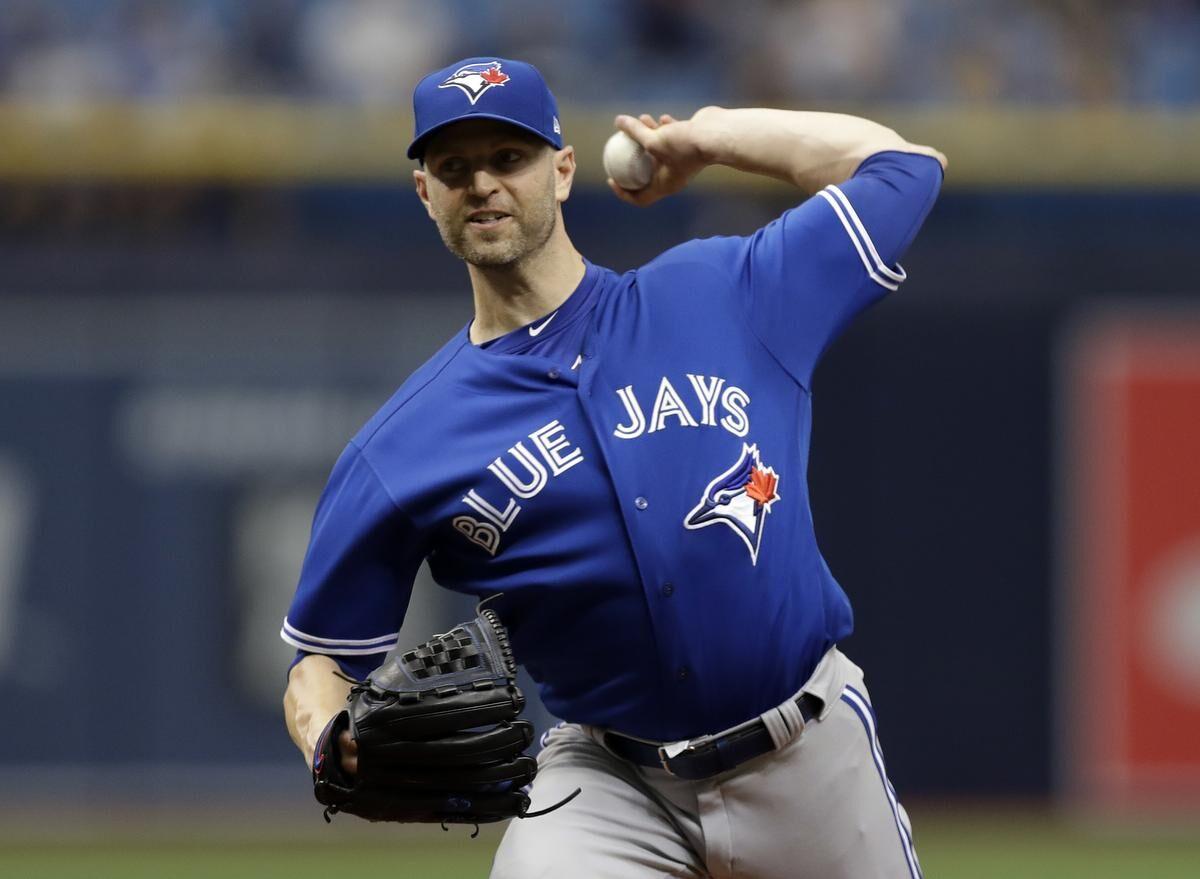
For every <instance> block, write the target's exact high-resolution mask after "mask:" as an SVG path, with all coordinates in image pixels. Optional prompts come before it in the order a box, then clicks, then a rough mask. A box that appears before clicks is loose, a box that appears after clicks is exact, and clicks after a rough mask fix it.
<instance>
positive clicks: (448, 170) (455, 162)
mask: <svg viewBox="0 0 1200 879" xmlns="http://www.w3.org/2000/svg"><path fill="white" fill-rule="evenodd" d="M464 167H465V163H464V162H463V160H462V159H447V160H446V161H444V162H442V164H441V165H439V166H438V171H439V172H440V173H441V174H447V175H448V174H461V173H462V170H463V168H464Z"/></svg>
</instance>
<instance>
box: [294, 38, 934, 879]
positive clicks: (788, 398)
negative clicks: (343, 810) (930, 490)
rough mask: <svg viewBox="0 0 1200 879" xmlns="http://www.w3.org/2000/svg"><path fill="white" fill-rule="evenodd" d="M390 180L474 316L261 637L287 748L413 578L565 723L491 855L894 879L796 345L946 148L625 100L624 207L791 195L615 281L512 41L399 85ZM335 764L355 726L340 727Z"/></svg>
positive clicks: (331, 491)
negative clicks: (727, 186)
mask: <svg viewBox="0 0 1200 879" xmlns="http://www.w3.org/2000/svg"><path fill="white" fill-rule="evenodd" d="M414 110H415V117H416V133H415V138H414V140H413V142H412V145H411V146H410V147H409V150H408V155H409V157H410V158H414V159H417V160H418V161H419V162H420V163H421V166H420V168H419V169H418V170H415V171H414V173H413V177H414V182H415V186H416V192H417V196H418V197H419V198H420V199H421V202H422V203H423V204H424V206H425V208H426V210H427V211H428V213H429V216H430V218H431V219H432V220H433V221H434V222H435V223H436V224H437V228H438V231H439V232H440V233H441V236H442V240H443V241H444V242H445V245H446V247H447V248H448V249H449V250H450V251H451V252H452V253H454V254H455V255H456V256H458V257H459V258H460V259H462V260H463V261H464V262H465V264H466V268H467V274H468V277H469V280H470V283H471V291H472V294H473V297H474V306H475V314H474V319H473V320H472V321H471V322H470V323H469V324H468V325H467V326H466V327H464V328H463V329H462V330H461V331H460V332H459V333H458V334H457V335H456V336H455V337H454V338H453V339H451V340H450V341H449V342H448V343H447V344H446V345H445V347H443V348H442V349H441V350H440V351H439V352H438V353H437V354H435V355H434V356H433V358H432V359H430V360H429V362H428V363H426V364H425V365H424V366H422V367H421V368H420V369H418V370H417V371H416V372H415V373H414V374H413V375H412V376H411V377H410V378H409V379H408V380H407V381H406V382H405V383H404V384H403V386H402V387H401V388H400V389H399V391H397V392H396V394H395V395H394V396H393V397H392V399H391V400H389V401H388V402H387V404H386V405H384V407H383V408H382V409H380V410H379V412H378V413H377V414H376V415H375V416H374V417H373V418H372V419H371V420H370V421H369V422H368V423H367V424H366V425H365V426H364V427H363V428H362V430H361V431H359V433H358V434H357V436H355V437H354V438H353V439H352V440H351V441H350V443H349V445H348V446H347V447H346V449H345V452H344V453H343V454H342V455H341V457H340V458H339V460H338V461H337V464H336V465H335V466H334V468H333V472H332V475H331V477H330V479H329V483H328V486H327V487H326V489H325V491H324V493H323V495H322V497H321V500H320V502H319V505H318V508H317V511H316V516H315V519H314V522H313V530H312V538H311V543H310V546H309V549H308V552H307V555H306V557H305V560H304V566H303V572H302V574H301V579H300V583H299V586H298V589H297V592H296V596H295V599H294V601H293V603H292V605H291V607H290V609H289V611H288V614H287V618H286V620H285V622H284V626H283V633H282V635H283V638H284V639H285V640H286V641H288V642H289V643H290V644H293V645H294V646H295V647H296V648H298V651H299V653H298V658H297V662H296V663H295V664H294V665H293V667H292V669H291V672H290V674H289V684H288V688H287V693H286V696H285V708H286V714H287V721H288V727H289V730H290V732H291V734H292V737H293V739H294V740H295V742H296V744H297V745H298V746H299V747H300V749H301V750H302V751H303V752H304V753H305V755H306V756H307V757H309V758H310V759H311V757H312V754H313V750H314V747H315V743H316V741H317V739H318V737H319V736H320V734H321V731H322V730H323V728H324V727H325V726H326V724H327V722H328V721H329V719H330V717H331V716H332V715H334V714H335V713H336V712H337V711H338V710H339V709H340V708H341V707H342V706H343V705H344V704H345V702H346V697H347V691H348V688H349V685H348V684H347V683H346V682H345V681H343V680H342V679H341V677H340V676H338V675H335V674H334V672H341V673H342V674H344V675H348V676H350V677H353V678H362V677H363V676H364V675H365V674H366V673H367V672H368V671H369V670H370V669H372V668H373V667H375V666H376V665H378V664H379V663H380V662H381V661H382V660H383V658H384V655H385V653H386V652H387V651H388V650H390V649H391V648H392V647H394V646H395V645H396V633H397V631H398V629H399V628H400V623H401V620H402V618H403V616H404V612H405V609H406V606H407V603H408V600H409V594H410V590H411V585H412V582H413V577H414V574H415V572H416V570H417V568H418V566H419V565H420V563H421V562H422V560H426V559H427V560H428V562H429V565H430V569H431V571H432V574H433V576H434V578H435V579H436V580H437V582H438V583H440V584H441V585H443V586H445V587H447V588H449V589H453V590H456V591H459V592H464V593H469V594H471V595H475V596H479V597H481V598H483V597H487V596H495V595H499V596H500V597H499V598H496V599H494V600H493V603H491V604H490V605H489V606H490V607H493V608H495V609H496V610H497V611H498V612H499V614H500V616H501V617H502V618H503V620H504V622H505V623H506V624H507V625H508V627H509V631H510V633H511V638H512V644H513V649H514V652H515V654H516V656H517V658H518V659H519V660H520V661H521V662H522V663H523V665H524V666H525V667H526V669H527V670H528V671H529V673H530V674H531V675H532V677H533V678H534V679H535V680H536V681H537V682H538V683H539V686H540V688H541V696H542V699H543V701H544V703H545V705H546V706H547V707H548V708H549V710H550V711H552V712H553V713H554V714H555V715H557V716H558V717H561V718H563V720H564V723H563V724H561V725H559V726H558V727H555V728H554V729H552V730H550V731H549V732H548V733H547V734H546V735H545V736H543V742H542V744H543V749H542V750H541V752H540V755H539V756H538V767H539V768H538V775H537V778H536V780H535V781H534V783H533V788H532V791H531V797H532V801H533V807H534V808H535V809H536V808H540V807H544V806H548V805H551V804H554V803H557V802H559V801H561V800H563V799H564V797H566V796H568V795H569V794H570V793H571V792H572V791H573V790H575V789H576V788H581V789H582V794H581V795H580V796H578V797H577V798H576V799H575V801H574V802H571V803H570V804H569V805H567V806H565V807H563V808H560V809H558V810H557V811H554V812H553V813H551V814H548V815H545V816H543V817H540V818H537V819H536V820H531V821H513V822H511V824H510V825H509V827H508V829H507V831H506V834H505V836H504V839H503V841H502V843H501V845H500V847H499V849H498V851H497V853H496V857H495V862H494V866H493V871H492V876H493V877H502V879H516V877H521V879H529V877H538V876H547V877H550V876H553V877H563V876H581V877H589V879H594V877H614V879H638V877H658V876H711V877H733V876H737V877H781V879H782V877H787V879H796V877H809V876H811V877H823V879H830V877H854V879H864V877H918V876H920V875H921V872H920V866H919V864H918V861H917V856H916V852H915V850H914V847H913V837H912V831H911V827H910V825H909V821H908V818H907V816H906V815H905V812H904V810H903V808H902V807H901V806H900V803H899V802H898V801H897V798H896V793H895V791H894V789H893V788H892V785H891V784H890V782H889V781H888V777H887V774H886V771H885V766H884V760H883V755H882V752H881V750H880V745H879V738H878V735H877V730H876V721H875V715H874V712H873V710H872V707H871V700H870V696H869V694H868V692H867V689H866V687H865V686H864V684H863V676H862V672H861V671H860V670H859V669H858V668H857V667H856V666H855V665H854V664H853V663H852V662H851V661H850V660H849V659H847V658H846V657H845V656H844V655H843V654H842V653H840V652H839V651H838V648H837V644H838V642H839V641H841V640H842V639H843V638H845V637H846V636H847V635H849V634H850V631H851V628H852V616H851V611H850V605H849V602H848V601H847V598H846V596H845V594H844V593H843V591H842V589H841V587H840V586H839V585H838V583H837V581H836V580H835V579H834V576H833V574H832V573H831V572H830V570H829V568H828V567H827V565H826V564H825V562H824V560H823V559H822V557H821V553H820V551H819V550H818V548H817V545H816V541H815V537H814V533H813V521H812V514H811V512H810V509H809V500H808V489H807V486H806V474H805V471H806V468H807V458H808V448H809V435H810V427H811V419H812V386H813V370H814V368H815V367H816V365H817V362H818V361H819V359H820V357H821V354H822V352H823V351H824V350H825V348H826V347H827V346H828V345H829V344H830V343H831V342H832V341H833V340H834V339H835V338H836V337H837V336H838V334H839V333H840V332H841V331H842V329H843V328H844V327H845V326H846V324H847V323H848V322H849V321H850V320H851V319H852V318H853V317H854V316H855V315H856V314H858V313H859V312H860V311H862V310H863V309H864V308H866V307H867V306H868V305H870V304H872V303H873V302H875V301H876V300H878V299H881V298H882V297H883V296H885V295H886V294H888V293H889V292H891V291H894V290H896V289H898V288H899V286H900V284H901V282H902V281H904V279H905V273H904V270H903V269H902V268H901V267H900V265H899V264H898V262H897V260H898V259H899V257H900V256H901V255H902V254H903V252H904V251H905V249H906V248H907V247H908V245H909V243H910V242H911V241H912V239H913V237H914V236H915V234H916V232H917V230H918V229H919V228H920V226H921V223H922V222H923V220H924V218H925V216H926V215H927V214H928V212H929V210H930V208H931V207H932V205H933V202H934V200H935V198H936V196H937V193H938V191H939V188H940V185H941V181H942V174H943V168H944V165H945V159H944V157H943V156H942V155H941V154H940V153H938V152H937V151H936V150H933V149H931V148H929V147H923V146H917V145H914V144H911V143H908V142H907V141H905V140H904V139H903V138H901V137H900V136H899V135H897V134H896V133H895V132H893V131H891V130H890V129H888V128H885V127H883V126H881V125H878V124H875V123H873V122H869V121H867V120H865V119H860V118H855V117H851V116H844V115H838V114H828V113H808V112H789V111H782V110H771V109H722V108H718V107H705V108H703V109H701V110H699V111H698V112H696V113H695V115H694V116H692V118H691V119H687V120H679V121H677V120H674V119H672V118H671V117H669V116H659V117H657V118H652V117H650V116H641V117H637V118H635V117H632V116H619V117H617V120H616V126H617V127H618V128H619V129H620V130H622V131H624V132H626V133H627V134H628V135H629V136H630V137H632V138H633V139H634V140H635V141H637V142H638V143H639V144H640V145H641V146H642V147H643V148H644V149H645V150H646V151H647V152H648V153H649V154H650V155H651V156H652V157H653V158H654V160H655V171H654V175H653V178H652V180H651V182H650V183H649V185H648V186H646V187H645V188H644V189H641V190H638V191H636V192H629V191H625V190H622V189H620V188H619V187H617V186H616V185H615V184H614V183H613V182H612V181H611V180H610V181H609V183H610V186H611V187H612V189H613V191H614V193H615V195H616V196H617V197H618V198H621V199H622V200H624V201H626V202H629V203H630V204H634V205H639V206H647V205H650V204H652V203H653V202H655V201H657V200H658V199H660V198H663V197H665V196H668V195H670V194H672V193H675V192H678V191H679V190H681V189H682V188H683V187H684V186H685V185H687V183H688V181H689V180H691V178H692V177H693V176H694V175H695V174H696V173H698V172H699V171H700V170H701V169H703V168H704V167H706V166H708V165H726V166H730V167H732V168H735V169H737V170H739V171H744V172H747V173H752V174H762V175H766V176H769V177H774V178H777V179H780V180H783V181H787V182H789V183H792V184H794V185H795V186H796V187H797V188H798V189H799V190H801V191H802V192H803V193H804V196H805V200H803V201H800V203H799V204H797V205H796V206H795V207H793V208H791V209H789V210H787V211H785V212H784V213H783V214H782V215H781V216H780V217H779V218H777V219H776V220H774V221H772V222H771V223H769V224H767V225H766V226H765V227H763V228H762V229H759V230H758V231H757V232H755V233H754V234H753V235H750V236H748V237H724V238H711V239H706V240H694V241H688V242H685V243H683V244H681V245H679V246H677V247H675V248H672V249H671V250H668V251H667V252H665V253H663V254H662V255H660V256H659V257H657V258H656V259H654V260H653V261H651V262H649V263H648V264H646V265H644V266H642V267H641V268H638V269H636V270H634V271H629V272H626V273H624V274H619V273H617V272H614V271H611V270H609V269H606V268H603V267H601V266H598V265H594V264H592V263H590V262H588V261H587V260H586V259H585V258H584V257H583V256H581V255H580V253H579V252H578V251H577V250H576V249H575V247H574V246H573V245H572V243H571V239H570V237H569V236H568V234H567V230H566V228H565V227H564V224H563V216H562V204H563V202H565V201H566V200H567V198H568V196H569V195H570V192H571V185H572V181H573V178H574V174H575V153H574V150H573V149H572V148H571V147H570V146H566V145H564V142H563V137H562V132H561V129H560V125H559V121H558V116H557V109H556V104H555V100H554V97H553V96H552V94H551V93H550V91H549V89H548V88H547V86H546V84H545V82H544V81H543V79H542V77H541V76H540V74H539V73H538V71H537V70H536V69H535V68H533V67H532V66H530V65H528V64H525V63H521V62H518V61H510V60H504V59H499V58H472V59H467V60H464V61H461V62H458V63H456V64H452V65H450V66H449V67H447V68H445V69H444V70H440V71H438V72H436V73H434V74H432V75H430V76H428V77H426V78H425V79H424V80H422V81H421V82H420V83H419V84H418V85H417V87H416V90H415V93H414ZM340 746H341V751H340V753H341V765H342V766H343V767H344V768H345V769H346V771H347V772H354V771H355V768H356V764H355V745H354V741H353V739H352V737H351V736H350V735H349V733H348V732H344V733H342V734H341V738H340Z"/></svg>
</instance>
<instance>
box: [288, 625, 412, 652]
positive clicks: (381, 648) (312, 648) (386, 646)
mask: <svg viewBox="0 0 1200 879" xmlns="http://www.w3.org/2000/svg"><path fill="white" fill-rule="evenodd" d="M279 637H280V638H282V639H283V640H284V641H286V642H287V643H288V644H291V645H292V646H293V647H297V648H299V649H300V650H303V651H304V652H305V653H322V654H324V655H326V656H370V655H371V654H372V653H387V652H388V651H389V650H391V649H392V648H393V647H395V646H396V639H395V638H393V639H392V640H391V641H390V642H387V641H385V642H382V643H379V644H377V645H375V646H373V647H318V646H317V645H315V644H309V643H308V642H307V641H301V640H299V639H298V638H294V637H292V636H291V635H290V634H288V632H287V630H286V629H280V630H279Z"/></svg>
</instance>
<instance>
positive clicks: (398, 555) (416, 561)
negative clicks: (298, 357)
mask: <svg viewBox="0 0 1200 879" xmlns="http://www.w3.org/2000/svg"><path fill="white" fill-rule="evenodd" d="M425 554H426V553H425V547H424V544H423V541H422V540H421V537H420V534H419V533H418V532H417V529H416V528H415V526H414V525H413V524H412V522H411V520H410V519H409V518H408V516H407V515H406V514H405V513H404V512H403V511H402V510H401V509H400V508H399V507H398V506H397V505H396V504H395V503H394V501H393V500H392V498H391V497H390V496H389V495H388V493H387V491H386V489H385V488H384V486H383V484H382V483H381V482H380V481H379V477H378V476H377V475H376V473H375V471H374V469H373V468H372V467H371V465H370V463H369V462H368V461H367V459H366V458H365V457H364V456H363V453H362V452H361V451H360V450H359V448H358V447H357V446H355V445H354V444H351V445H349V446H348V447H347V448H346V450H345V451H344V452H343V453H342V456H341V457H340V458H339V459H338V461H337V463H336V464H335V465H334V468H333V473H332V474H331V475H330V477H329V482H328V484H327V485H326V486H325V490H324V492H322V494H321V499H320V501H319V502H318V503H317V512H316V515H315V516H314V518H313V527H312V536H311V538H310V540H309V544H308V551H307V553H305V556H304V564H303V566H302V568H301V571H300V583H299V585H298V586H297V587H296V595H295V597H294V598H293V599H292V604H291V607H290V608H289V609H288V612H287V617H286V618H285V619H284V622H283V629H282V631H281V632H280V636H281V637H282V638H283V640H284V641H286V642H288V643H289V644H291V645H293V646H294V647H296V648H298V649H299V650H301V651H303V652H304V653H323V654H326V655H328V656H331V657H332V658H333V659H334V660H335V661H337V662H338V663H339V664H340V665H341V666H342V669H343V670H344V671H346V672H347V674H350V675H352V676H354V677H362V676H363V675H364V674H365V672H366V671H370V670H371V669H373V668H375V667H376V666H377V665H379V663H381V662H382V661H383V658H384V655H385V654H386V653H387V651H388V650H391V649H392V648H393V647H395V646H396V636H397V634H398V633H399V631H400V624H401V623H402V622H403V620H404V613H405V611H406V610H407V608H408V600H409V596H410V595H411V593H412V584H413V578H414V577H415V576H416V573H417V569H418V568H419V567H420V565H421V562H422V561H423V559H424V557H425Z"/></svg>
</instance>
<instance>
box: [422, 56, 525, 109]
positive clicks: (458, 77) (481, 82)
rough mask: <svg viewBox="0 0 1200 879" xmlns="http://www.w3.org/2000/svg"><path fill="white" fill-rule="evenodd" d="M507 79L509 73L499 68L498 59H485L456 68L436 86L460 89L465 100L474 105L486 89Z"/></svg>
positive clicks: (499, 84)
mask: <svg viewBox="0 0 1200 879" xmlns="http://www.w3.org/2000/svg"><path fill="white" fill-rule="evenodd" d="M509 79H510V77H509V75H508V74H507V73H504V72H503V71H502V70H501V69H500V62H499V61H485V62H483V63H481V64H468V65H466V66H465V67H460V68H458V70H456V71H454V73H452V74H450V76H449V77H448V78H447V79H446V81H445V82H443V83H442V84H441V85H439V86H438V88H440V89H448V88H456V89H462V93H463V94H464V95H466V96H467V100H469V101H470V102H471V104H472V105H474V104H475V102H476V101H478V100H479V97H480V95H482V94H483V93H484V92H486V91H487V90H488V89H490V88H494V87H495V86H501V85H504V84H505V83H506V82H508V81H509Z"/></svg>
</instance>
